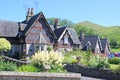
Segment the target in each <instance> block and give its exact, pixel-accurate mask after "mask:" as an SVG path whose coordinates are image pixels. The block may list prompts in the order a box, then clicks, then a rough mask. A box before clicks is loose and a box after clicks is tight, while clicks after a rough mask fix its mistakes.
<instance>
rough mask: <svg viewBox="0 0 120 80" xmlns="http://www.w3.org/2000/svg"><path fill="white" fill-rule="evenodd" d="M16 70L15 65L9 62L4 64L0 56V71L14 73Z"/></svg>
mask: <svg viewBox="0 0 120 80" xmlns="http://www.w3.org/2000/svg"><path fill="white" fill-rule="evenodd" d="M16 69H17V65H16V64H13V63H11V62H4V61H3V59H2V57H1V56H0V71H15V70H16Z"/></svg>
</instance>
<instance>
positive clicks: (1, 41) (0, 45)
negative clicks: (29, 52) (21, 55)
mask: <svg viewBox="0 0 120 80" xmlns="http://www.w3.org/2000/svg"><path fill="white" fill-rule="evenodd" d="M10 49H11V44H10V42H9V41H8V40H7V39H5V38H0V51H4V50H10Z"/></svg>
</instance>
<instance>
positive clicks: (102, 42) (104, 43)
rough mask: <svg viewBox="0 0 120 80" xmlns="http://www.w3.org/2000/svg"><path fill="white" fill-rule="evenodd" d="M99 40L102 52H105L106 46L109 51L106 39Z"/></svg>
mask: <svg viewBox="0 0 120 80" xmlns="http://www.w3.org/2000/svg"><path fill="white" fill-rule="evenodd" d="M100 40H101V44H102V48H103V51H104V50H105V48H106V46H108V49H110V48H109V44H108V40H107V39H100Z"/></svg>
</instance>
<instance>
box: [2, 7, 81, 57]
mask: <svg viewBox="0 0 120 80" xmlns="http://www.w3.org/2000/svg"><path fill="white" fill-rule="evenodd" d="M0 28H1V29H0V37H3V38H6V39H7V40H9V41H10V43H11V45H12V49H11V51H10V53H13V55H16V56H17V58H19V57H18V56H20V55H21V54H22V55H28V56H31V55H33V54H34V53H35V52H37V51H39V50H40V51H41V50H47V47H53V48H54V49H55V50H58V49H63V50H72V49H73V48H74V47H77V48H81V43H80V41H79V38H78V36H77V33H76V32H75V30H74V29H72V28H68V27H61V26H60V25H59V24H58V19H56V20H55V24H54V25H49V24H48V22H47V20H46V18H45V16H44V14H43V13H42V12H40V13H38V14H36V15H34V11H33V8H31V9H30V8H28V12H27V16H26V19H25V20H24V21H22V22H12V21H3V20H0ZM14 53H15V54H14Z"/></svg>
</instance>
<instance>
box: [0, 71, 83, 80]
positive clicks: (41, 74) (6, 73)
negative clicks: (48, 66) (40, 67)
mask: <svg viewBox="0 0 120 80" xmlns="http://www.w3.org/2000/svg"><path fill="white" fill-rule="evenodd" d="M1 76H19V77H20V76H22V77H28V76H30V77H50V78H51V77H56V78H57V77H58V78H59V77H61V78H64V77H66V78H79V79H81V74H80V73H79V74H78V73H49V72H11V71H0V77H1Z"/></svg>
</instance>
